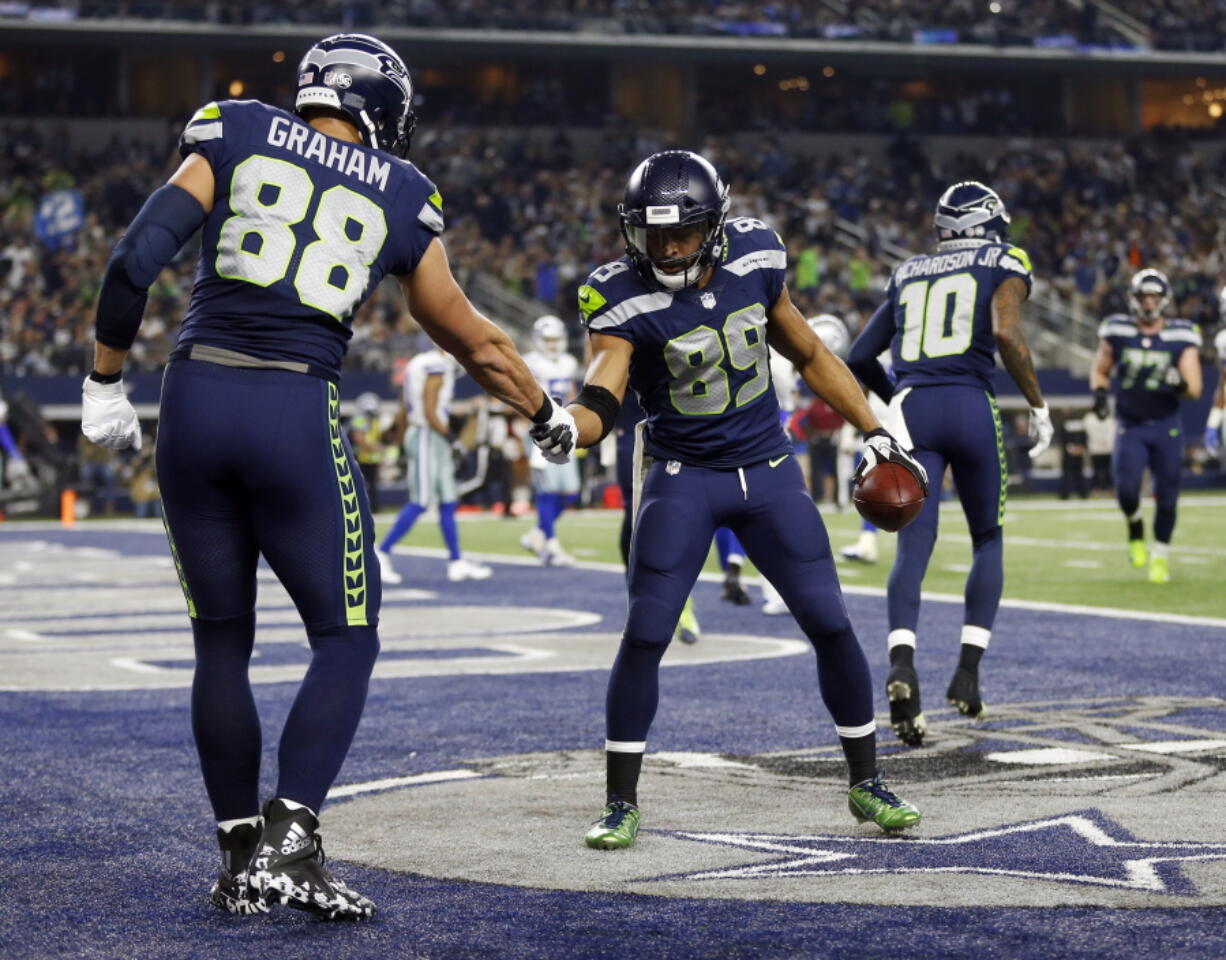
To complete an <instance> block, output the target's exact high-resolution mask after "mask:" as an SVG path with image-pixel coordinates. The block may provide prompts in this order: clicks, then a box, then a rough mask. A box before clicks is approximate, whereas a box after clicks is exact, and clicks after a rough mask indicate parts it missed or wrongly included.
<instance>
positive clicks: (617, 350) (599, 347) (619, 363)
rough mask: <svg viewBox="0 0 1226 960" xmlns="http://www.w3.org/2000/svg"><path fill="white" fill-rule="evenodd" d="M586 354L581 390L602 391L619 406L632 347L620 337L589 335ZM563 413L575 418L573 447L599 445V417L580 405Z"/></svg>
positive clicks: (625, 383)
mask: <svg viewBox="0 0 1226 960" xmlns="http://www.w3.org/2000/svg"><path fill="white" fill-rule="evenodd" d="M587 353H588V354H589V355H590V356H591V361H590V362H589V363H588V368H587V373H586V374H584V377H583V384H584V386H595V387H604V389H606V390H608V391H609V393H611V394H613V396H614V397H615V398H616V399H617V402H618V403H621V402H622V400H624V399H625V396H626V387H627V385H628V384H629V382H630V358H631V357H632V356H633V355H634V347H633V346H632V345H631V343H630V342H629V341H628V340H624V339H622V338H621V337H614V336H610V335H609V334H606V333H593V334H592V335H591V336H590V337H588V350H587ZM566 409H567V410H568V411H569V412H570V415H571V416H572V417H574V418H575V429H576V430H577V431H578V436H577V437H576V438H575V444H576V445H577V446H580V447H590V446H593V445H594V444H597V443H599V442H600V438H601V437H602V436H603V435H604V424H603V422H602V421H601V419H600V416H599V415H598V414H597V413H596V412H595V411H594V410H591V409H590V408H588V407H585V406H584V405H583V404H581V403H571V404H569V405H567V407H566Z"/></svg>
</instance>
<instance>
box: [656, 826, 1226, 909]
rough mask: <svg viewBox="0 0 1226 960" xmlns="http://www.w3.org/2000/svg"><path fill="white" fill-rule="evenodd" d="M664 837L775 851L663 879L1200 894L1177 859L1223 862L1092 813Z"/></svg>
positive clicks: (1206, 850)
mask: <svg viewBox="0 0 1226 960" xmlns="http://www.w3.org/2000/svg"><path fill="white" fill-rule="evenodd" d="M670 835H671V836H675V837H679V838H682V839H685V840H694V841H696V842H699V843H713V844H719V845H721V846H729V847H737V848H740V849H743V850H754V851H759V852H762V853H769V854H776V855H777V857H776V859H773V860H769V861H767V862H764V863H755V864H749V865H748V866H742V867H730V868H728V869H723V870H704V871H701V872H698V873H686V874H680V875H674V876H672V877H670V878H669V879H683V880H750V879H755V878H759V879H760V878H765V877H819V876H836V875H868V874H874V873H881V874H903V873H961V874H986V875H991V876H1001V877H1021V878H1025V879H1030V880H1047V881H1052V882H1056V883H1082V884H1092V885H1095V886H1103V887H1113V888H1116V889H1121V890H1141V891H1145V892H1148V893H1164V894H1171V895H1175V896H1197V895H1198V891H1197V889H1196V886H1195V885H1194V884H1193V883H1192V882H1191V881H1190V880H1188V879H1187V878H1186V877H1185V876H1184V875H1183V872H1182V870H1181V869H1180V865H1181V864H1183V863H1188V862H1192V861H1197V860H1226V843H1201V842H1194V841H1186V842H1185V841H1147V840H1136V839H1134V838H1133V837H1132V836H1131V835H1129V834H1128V833H1127V831H1125V830H1124V829H1123V828H1122V827H1120V826H1119V825H1118V824H1115V823H1113V822H1112V821H1111V820H1109V819H1107V817H1105V816H1104V815H1103V814H1102V813H1101V812H1100V811H1097V810H1084V811H1079V812H1076V813H1069V814H1065V815H1064V816H1060V817H1053V818H1051V819H1046V820H1034V821H1029V822H1024V823H1014V824H1007V825H1005V826H1001V827H995V828H992V829H988V830H975V831H972V832H969V833H959V834H950V835H949V836H944V837H935V838H927V837H915V836H898V837H885V836H882V837H855V836H851V837H838V836H787V835H777V834H756V833H692V832H685V831H675V832H674V831H670ZM656 879H665V878H662V877H661V878H656Z"/></svg>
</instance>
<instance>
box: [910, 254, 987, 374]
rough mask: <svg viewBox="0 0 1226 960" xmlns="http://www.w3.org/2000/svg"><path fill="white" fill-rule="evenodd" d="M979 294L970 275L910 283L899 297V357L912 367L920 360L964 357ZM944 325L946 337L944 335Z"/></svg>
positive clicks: (954, 274)
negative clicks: (900, 341) (961, 355)
mask: <svg viewBox="0 0 1226 960" xmlns="http://www.w3.org/2000/svg"><path fill="white" fill-rule="evenodd" d="M978 290H979V285H978V284H977V283H976V282H975V278H974V277H972V276H971V275H970V274H969V273H951V274H950V275H949V276H947V277H940V278H938V279H936V280H933V281H932V282H929V281H927V280H918V281H913V282H912V283H908V284H907V285H906V286H905V287H903V288H902V292H901V293H900V294H899V295H898V302H899V303H901V304H902V306H903V310H904V313H903V321H902V347H901V349H900V351H899V356H900V357H901V358H902V359H903V360H906V361H907V362H909V363H913V362H915V361H916V360H919V359H920V358H921V357H930V358H933V359H936V358H938V357H951V356H954V355H955V354H959V353H966V351H967V350H968V349H969V348H970V345H971V340H972V339H973V338H974V335H975V295H976V293H978ZM951 298H952V299H953V309H952V311H951V309H950V304H949V301H950V299H951ZM947 323H948V326H949V333H946V332H945V327H946V324H947Z"/></svg>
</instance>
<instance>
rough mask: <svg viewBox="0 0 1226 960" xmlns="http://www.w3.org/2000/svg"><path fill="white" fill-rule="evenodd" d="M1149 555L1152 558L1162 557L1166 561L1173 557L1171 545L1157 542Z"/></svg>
mask: <svg viewBox="0 0 1226 960" xmlns="http://www.w3.org/2000/svg"><path fill="white" fill-rule="evenodd" d="M1149 554H1150V556H1152V557H1161V558H1162V559H1163V560H1166V559H1167V558H1168V557H1170V555H1171V545H1170V544H1169V543H1162V542H1161V541H1160V540H1155V541H1154V542H1153V543H1152V544H1151V545H1150V548H1149Z"/></svg>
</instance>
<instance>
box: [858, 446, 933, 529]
mask: <svg viewBox="0 0 1226 960" xmlns="http://www.w3.org/2000/svg"><path fill="white" fill-rule="evenodd" d="M851 498H852V500H854V501H855V504H856V509H857V510H859V511H860V516H862V517H863V518H864V519H865V520H867V521H868V522H869V523H871V524H873V526H876V527H880V528H881V529H882V530H888V531H889V532H891V533H893V532H894V531H896V530H901V529H902V528H903V527H905V526H906V525H907V524H908V523H910V522H911V521H912V520H914V519H915V518H916V516H917V515H918V514H919V512H920V510H921V509H922V508H923V506H924V491H923V489H922V488H921V487H920V484H919V481H918V480H916V479H915V476H914V475H913V474H912V473H911V471H910V470H908V469H907V468H906V467H904V466H903V465H902V464H901V463H889V462H888V461H887V462H886V463H879V464H877V466H875V467H873V469H872V470H870V471H868V473H866V474H865V475H864V476H863V477H862V478H861V480H860V482H859V483H857V484H856V486H855V489H853V490H852V492H851Z"/></svg>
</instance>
